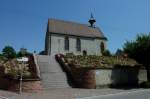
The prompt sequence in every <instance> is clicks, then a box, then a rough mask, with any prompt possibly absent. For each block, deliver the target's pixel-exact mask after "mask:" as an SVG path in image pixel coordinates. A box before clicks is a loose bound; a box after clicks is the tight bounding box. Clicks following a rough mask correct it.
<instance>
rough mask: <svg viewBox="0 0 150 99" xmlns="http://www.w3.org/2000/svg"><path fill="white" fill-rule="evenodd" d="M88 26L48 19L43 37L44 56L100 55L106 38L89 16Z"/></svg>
mask: <svg viewBox="0 0 150 99" xmlns="http://www.w3.org/2000/svg"><path fill="white" fill-rule="evenodd" d="M88 22H89V24H81V23H76V22H70V21H64V20H57V19H48V24H47V32H46V37H45V54H46V55H55V54H58V53H63V54H65V53H73V54H75V55H80V54H83V53H84V54H87V55H102V52H103V51H104V50H105V49H106V41H107V38H106V37H105V36H104V34H103V32H102V31H101V30H100V28H99V27H96V26H95V25H94V23H95V22H96V20H95V19H94V18H93V16H92V15H91V18H90V19H89V21H88Z"/></svg>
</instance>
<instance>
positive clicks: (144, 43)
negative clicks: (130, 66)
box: [123, 34, 150, 81]
mask: <svg viewBox="0 0 150 99" xmlns="http://www.w3.org/2000/svg"><path fill="white" fill-rule="evenodd" d="M123 50H124V52H125V53H127V54H128V56H129V57H131V58H133V59H135V60H136V61H137V62H139V63H140V64H143V66H145V68H146V71H147V79H148V81H150V71H149V70H150V60H149V59H150V34H141V35H138V36H137V38H136V40H134V41H127V42H126V43H125V44H124V47H123Z"/></svg>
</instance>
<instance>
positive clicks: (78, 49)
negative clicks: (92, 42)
mask: <svg viewBox="0 0 150 99" xmlns="http://www.w3.org/2000/svg"><path fill="white" fill-rule="evenodd" d="M76 47H77V51H81V40H80V38H77V41H76Z"/></svg>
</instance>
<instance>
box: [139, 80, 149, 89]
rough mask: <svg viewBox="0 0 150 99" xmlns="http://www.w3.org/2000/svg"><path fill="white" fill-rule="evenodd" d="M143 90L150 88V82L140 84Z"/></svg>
mask: <svg viewBox="0 0 150 99" xmlns="http://www.w3.org/2000/svg"><path fill="white" fill-rule="evenodd" d="M140 87H141V88H150V82H148V81H144V82H142V83H141V84H140Z"/></svg>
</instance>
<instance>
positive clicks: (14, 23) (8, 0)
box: [0, 0, 150, 53]
mask: <svg viewBox="0 0 150 99" xmlns="http://www.w3.org/2000/svg"><path fill="white" fill-rule="evenodd" d="M91 12H92V13H93V16H94V18H95V19H96V21H97V22H96V24H95V25H96V26H97V27H100V28H101V30H102V31H103V33H104V35H105V36H106V37H107V38H108V41H107V49H109V50H110V51H111V52H112V53H115V51H116V50H117V49H118V48H122V46H123V44H124V43H125V42H126V41H127V40H133V39H135V37H136V36H137V34H139V33H149V32H150V0H0V51H2V49H3V48H4V47H5V46H7V45H9V46H13V47H14V48H15V49H16V50H17V51H19V49H20V48H21V47H24V48H27V49H28V51H30V52H33V51H36V52H39V51H42V50H44V43H45V33H46V25H47V21H48V18H56V19H61V20H68V21H74V22H79V23H83V24H88V20H89V18H90V14H91Z"/></svg>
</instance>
